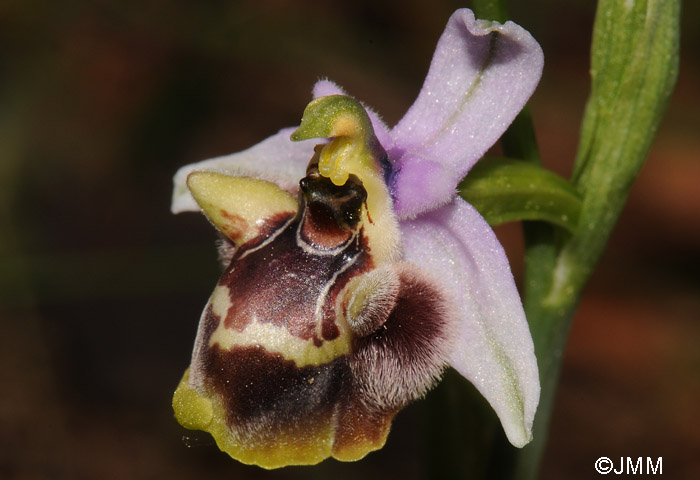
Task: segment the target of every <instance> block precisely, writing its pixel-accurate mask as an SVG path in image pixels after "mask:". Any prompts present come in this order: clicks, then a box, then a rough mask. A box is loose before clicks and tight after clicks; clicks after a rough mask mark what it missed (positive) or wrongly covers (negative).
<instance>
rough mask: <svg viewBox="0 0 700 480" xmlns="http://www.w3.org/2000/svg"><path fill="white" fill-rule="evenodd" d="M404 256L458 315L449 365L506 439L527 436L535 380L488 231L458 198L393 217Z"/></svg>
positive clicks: (512, 290)
mask: <svg viewBox="0 0 700 480" xmlns="http://www.w3.org/2000/svg"><path fill="white" fill-rule="evenodd" d="M401 231H402V234H403V241H404V248H405V257H406V260H408V261H411V262H413V263H416V264H418V265H420V266H421V267H423V268H425V269H426V270H428V271H430V272H433V275H434V276H435V277H436V278H438V279H439V280H440V281H442V283H443V285H444V287H445V290H446V292H447V294H448V295H450V298H452V300H453V301H454V302H455V303H454V307H455V309H456V316H457V318H459V319H460V324H459V327H458V330H459V333H458V338H457V344H456V346H455V348H454V351H453V353H452V355H451V358H450V364H451V365H452V367H454V368H455V369H456V370H457V371H459V372H460V373H461V374H462V375H463V376H464V377H466V378H467V379H468V380H470V381H471V382H472V383H473V384H474V385H475V386H476V388H477V389H478V390H479V391H480V392H481V394H482V395H483V396H484V397H485V398H486V400H488V402H489V403H490V404H491V406H492V407H493V409H494V410H495V411H496V413H497V414H498V416H499V418H500V419H501V423H502V425H503V429H504V430H505V432H506V435H507V436H508V439H509V440H510V442H511V443H512V444H513V445H515V446H516V447H522V446H523V445H525V444H527V443H528V442H529V441H530V439H531V438H532V431H531V430H532V421H533V419H534V416H535V410H536V409H537V403H538V402H539V394H540V384H539V375H538V370H537V359H536V358H535V353H534V346H533V343H532V338H531V336H530V331H529V328H528V324H527V321H526V319H525V314H524V312H523V307H522V304H521V302H520V297H519V295H518V291H517V289H516V287H515V283H514V281H513V276H512V274H511V272H510V267H509V264H508V259H507V258H506V256H505V253H504V251H503V248H502V247H501V245H500V243H499V242H498V239H497V238H496V235H495V234H494V232H493V230H491V227H489V226H488V224H487V223H486V221H485V220H484V219H483V218H482V217H481V216H480V215H479V214H478V213H477V211H476V210H475V209H474V208H473V207H472V206H471V205H469V204H467V203H466V202H464V201H463V200H462V199H460V198H455V200H454V202H453V203H451V204H449V205H447V206H445V207H442V208H440V209H438V210H435V211H433V212H431V213H430V214H426V215H423V216H421V217H420V218H419V219H416V220H409V221H404V222H401Z"/></svg>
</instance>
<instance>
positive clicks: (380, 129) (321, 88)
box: [313, 79, 394, 151]
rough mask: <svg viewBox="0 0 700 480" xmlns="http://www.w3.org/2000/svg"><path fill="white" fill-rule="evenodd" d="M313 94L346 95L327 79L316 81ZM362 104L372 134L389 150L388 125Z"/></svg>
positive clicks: (316, 96)
mask: <svg viewBox="0 0 700 480" xmlns="http://www.w3.org/2000/svg"><path fill="white" fill-rule="evenodd" d="M313 94H314V98H318V97H326V96H328V95H347V93H345V90H343V89H342V88H341V87H339V86H338V85H336V84H335V83H333V82H331V81H330V80H328V79H325V80H319V81H318V82H316V85H314V91H313ZM362 106H363V107H365V110H366V111H367V115H369V119H370V120H371V121H372V128H373V129H374V134H375V135H376V136H377V140H379V143H381V144H382V147H384V150H386V151H389V150H390V149H391V148H392V147H393V146H394V140H393V139H392V137H391V134H390V133H389V127H387V126H386V124H385V123H384V121H383V120H382V119H381V117H380V116H379V114H378V113H377V112H375V111H374V110H372V109H371V108H369V107H367V105H365V104H362Z"/></svg>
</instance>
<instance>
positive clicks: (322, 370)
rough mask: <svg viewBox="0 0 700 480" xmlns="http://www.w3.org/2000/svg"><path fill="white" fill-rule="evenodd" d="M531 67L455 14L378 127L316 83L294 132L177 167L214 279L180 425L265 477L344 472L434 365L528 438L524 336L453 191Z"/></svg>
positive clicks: (529, 390)
mask: <svg viewBox="0 0 700 480" xmlns="http://www.w3.org/2000/svg"><path fill="white" fill-rule="evenodd" d="M542 64H543V58H542V52H541V49H540V47H539V45H538V44H537V42H536V41H535V40H534V39H533V38H532V37H531V36H530V34H529V33H528V32H526V31H525V30H524V29H522V28H521V27H519V26H518V25H516V24H514V23H512V22H507V23H505V24H503V25H501V24H499V23H495V22H487V21H481V20H476V19H475V18H474V15H473V13H472V12H471V11H470V10H467V9H462V10H458V11H457V12H455V13H454V14H453V15H452V17H451V18H450V20H449V22H448V24H447V27H446V29H445V32H444V33H443V35H442V37H441V38H440V40H439V42H438V45H437V49H436V51H435V55H434V57H433V60H432V64H431V66H430V70H429V72H428V75H427V78H426V80H425V83H424V85H423V88H422V89H421V91H420V93H419V95H418V98H417V100H416V101H415V103H414V104H413V106H412V107H411V108H410V109H409V110H408V112H407V113H406V115H405V116H404V117H403V118H402V119H401V121H400V122H399V123H398V124H397V125H396V126H395V127H394V128H392V129H389V128H388V127H387V126H386V125H385V124H384V123H383V122H382V121H381V120H380V118H379V117H378V116H377V115H376V114H375V113H374V112H373V111H371V110H368V109H365V108H364V107H363V106H362V105H361V104H360V103H359V102H357V101H356V100H354V99H353V98H351V97H349V96H347V95H346V94H345V92H344V91H343V90H342V89H340V88H339V87H338V86H336V85H335V84H333V83H331V82H330V81H327V80H322V81H320V82H318V83H317V84H316V86H315V88H314V97H315V99H314V100H313V101H312V102H311V103H310V104H309V106H308V107H307V108H306V111H305V112H304V115H303V118H302V121H301V125H300V126H299V127H298V128H296V129H294V128H290V129H283V130H281V131H280V132H279V133H277V134H276V135H273V136H272V137H270V138H268V139H266V140H264V141H263V142H261V143H259V144H257V145H255V146H253V147H251V148H250V149H248V150H245V151H243V152H239V153H235V154H232V155H228V156H223V157H218V158H214V159H211V160H206V161H203V162H199V163H195V164H192V165H187V166H185V167H183V168H181V169H180V170H179V171H178V172H177V174H176V175H175V179H174V183H175V190H174V195H173V203H172V211H173V212H174V213H179V212H184V211H202V212H203V213H204V214H205V215H206V216H207V218H208V219H209V220H210V221H211V223H213V224H214V226H216V227H217V228H218V229H219V230H220V232H221V233H222V234H223V240H222V242H221V245H220V256H221V258H222V262H223V263H224V267H225V270H224V273H223V275H222V277H221V279H220V280H219V282H218V284H217V286H216V289H215V290H214V293H213V294H212V296H211V298H210V300H209V302H208V304H207V306H206V308H205V310H204V313H203V314H202V318H201V321H200V326H199V331H198V334H197V339H196V342H195V348H194V352H193V355H192V363H191V365H190V368H189V369H188V370H187V371H186V373H185V375H184V377H183V379H182V381H181V383H180V385H179V387H178V389H177V391H176V393H175V397H174V400H173V406H174V409H175V413H176V416H177V418H178V420H179V422H180V423H181V424H182V425H183V426H185V427H187V428H192V429H201V430H206V431H208V432H210V433H211V434H212V435H213V437H214V438H215V440H216V442H217V444H218V445H219V447H220V448H221V449H222V450H224V451H226V452H227V453H229V454H230V455H231V456H233V457H234V458H236V459H238V460H240V461H242V462H244V463H253V464H257V465H260V466H262V467H265V468H276V467H279V466H284V465H290V464H314V463H317V462H319V461H321V460H323V459H325V458H327V457H329V456H333V457H335V458H337V459H340V460H356V459H359V458H362V457H363V456H364V455H366V454H367V453H368V452H370V451H372V450H376V449H378V448H381V446H382V445H383V444H384V443H385V441H386V437H387V434H388V431H389V427H390V424H391V421H392V419H393V417H394V415H395V414H396V413H397V412H398V411H399V410H400V409H401V408H402V407H404V406H405V405H406V404H407V403H409V402H411V401H413V400H415V399H418V398H420V397H422V396H423V395H425V393H426V392H427V391H428V390H429V389H430V388H431V387H432V386H433V385H434V384H435V383H436V382H437V381H438V380H439V378H440V376H441V374H442V372H443V370H444V369H445V368H446V367H447V366H451V367H453V368H454V369H456V370H457V371H458V372H459V373H461V374H462V375H463V376H464V377H465V378H467V379H468V380H469V381H471V382H472V383H473V384H474V385H475V387H476V388H477V389H478V390H479V391H480V392H481V394H482V395H483V396H484V397H485V398H486V399H487V400H488V402H489V403H490V404H491V406H492V407H493V409H494V410H495V412H496V413H497V414H498V416H499V418H500V420H501V423H502V425H503V428H504V430H505V432H506V435H507V436H508V439H509V440H510V442H511V443H512V444H513V445H515V446H517V447H522V446H524V445H525V444H527V443H528V442H529V441H530V439H531V437H532V434H531V428H532V422H533V418H534V415H535V410H536V408H537V403H538V401H539V389H540V387H539V378H538V370H537V361H536V359H535V355H534V348H533V343H532V339H531V336H530V332H529V329H528V324H527V321H526V319H525V315H524V312H523V307H522V304H521V301H520V297H519V295H518V291H517V289H516V286H515V283H514V280H513V277H512V274H511V271H510V267H509V264H508V260H507V258H506V256H505V253H504V251H503V249H502V247H501V245H500V244H499V242H498V240H497V238H496V236H495V234H494V232H493V230H492V229H491V228H490V227H489V225H488V224H487V223H486V221H485V220H484V219H483V218H482V217H481V216H480V215H479V213H477V212H476V210H475V209H474V208H473V207H472V206H470V205H469V204H468V203H466V202H465V201H464V200H462V199H461V198H459V197H458V196H457V195H456V189H457V185H458V183H459V182H460V180H461V179H462V178H463V177H464V176H465V175H466V174H467V172H468V171H469V169H470V168H471V167H472V165H473V164H474V163H475V162H476V161H477V160H478V159H479V158H480V157H481V156H482V155H483V154H484V153H485V152H486V150H487V149H488V148H490V147H491V145H493V144H494V143H495V142H496V140H497V139H498V138H499V137H500V136H501V134H502V133H503V132H504V131H505V129H506V128H507V127H508V125H509V124H510V123H511V122H512V120H513V119H514V118H515V116H516V115H517V113H518V112H519V111H520V110H521V109H522V107H523V106H524V105H525V103H526V102H527V100H528V98H529V97H530V95H531V94H532V92H533V91H534V89H535V86H536V85H537V82H538V81H539V77H540V74H541V70H542ZM319 139H320V140H319Z"/></svg>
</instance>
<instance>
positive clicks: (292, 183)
mask: <svg viewBox="0 0 700 480" xmlns="http://www.w3.org/2000/svg"><path fill="white" fill-rule="evenodd" d="M294 130H295V128H285V129H282V130H280V131H279V132H278V133H277V134H275V135H273V136H271V137H268V138H267V139H265V140H263V141H262V142H260V143H258V144H257V145H253V146H252V147H250V148H248V149H247V150H243V151H242V152H237V153H232V154H230V155H225V156H222V157H216V158H212V159H209V160H204V161H201V162H197V163H191V164H189V165H185V166H184V167H182V168H180V169H179V170H178V171H177V173H176V174H175V177H174V178H173V183H174V189H173V199H172V204H171V206H170V209H171V211H172V212H173V213H180V212H198V211H199V205H197V202H195V201H194V198H192V195H191V194H190V191H189V190H188V188H187V183H186V181H187V175H189V174H190V173H191V172H194V171H210V172H219V173H225V174H228V175H234V176H244V177H254V178H260V179H263V180H268V181H271V182H274V183H276V184H277V185H279V186H280V187H282V188H283V189H284V190H287V191H288V192H290V193H296V191H297V190H298V188H299V180H300V179H301V178H302V177H303V176H304V175H305V172H306V166H307V164H308V163H309V160H311V157H312V156H313V154H314V145H316V144H318V143H320V142H319V140H318V139H314V140H306V141H302V142H292V141H291V140H290V139H289V136H290V135H291V134H292V132H293V131H294Z"/></svg>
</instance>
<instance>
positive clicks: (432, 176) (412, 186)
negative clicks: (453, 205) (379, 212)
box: [392, 153, 456, 219]
mask: <svg viewBox="0 0 700 480" xmlns="http://www.w3.org/2000/svg"><path fill="white" fill-rule="evenodd" d="M395 168H396V169H397V171H398V174H397V175H396V179H395V180H394V182H392V194H393V196H394V198H395V199H396V200H395V202H394V211H395V212H396V215H397V216H398V218H399V219H405V218H413V217H415V216H416V215H417V214H418V213H421V212H423V211H424V210H425V205H426V204H428V205H432V206H434V208H436V207H438V206H441V205H445V204H447V203H449V202H450V201H451V200H452V198H454V196H455V187H456V186H455V185H454V184H453V182H452V179H453V178H454V176H455V174H454V172H451V171H449V170H448V169H447V168H445V167H444V166H443V165H442V164H441V163H438V162H435V161H432V160H427V159H425V158H421V157H419V156H417V155H414V154H411V153H408V154H406V155H404V156H403V157H402V158H401V163H400V164H398V165H395Z"/></svg>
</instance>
